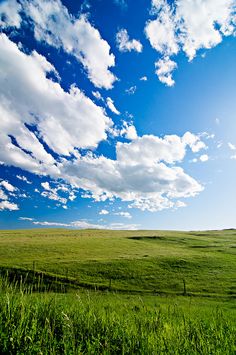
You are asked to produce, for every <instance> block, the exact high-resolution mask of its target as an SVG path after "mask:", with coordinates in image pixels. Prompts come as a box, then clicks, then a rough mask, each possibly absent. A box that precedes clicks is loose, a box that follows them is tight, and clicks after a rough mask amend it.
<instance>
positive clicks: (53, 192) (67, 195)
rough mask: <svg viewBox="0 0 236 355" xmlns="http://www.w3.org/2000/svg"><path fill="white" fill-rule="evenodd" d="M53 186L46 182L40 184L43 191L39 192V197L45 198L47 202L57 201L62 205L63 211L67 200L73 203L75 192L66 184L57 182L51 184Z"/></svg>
mask: <svg viewBox="0 0 236 355" xmlns="http://www.w3.org/2000/svg"><path fill="white" fill-rule="evenodd" d="M51 184H52V183H51ZM53 184H54V187H52V186H51V185H50V184H49V182H48V181H46V182H42V183H41V186H42V187H43V189H44V190H43V191H42V192H41V196H43V197H46V198H48V199H49V200H54V201H58V202H60V203H61V204H63V206H62V207H63V208H64V209H67V206H66V204H67V202H68V200H70V201H73V200H74V199H75V198H76V194H75V191H73V189H72V188H71V187H70V186H68V185H66V184H61V183H58V182H53ZM62 195H63V196H62Z"/></svg>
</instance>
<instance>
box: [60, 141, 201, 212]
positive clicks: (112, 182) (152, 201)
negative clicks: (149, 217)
mask: <svg viewBox="0 0 236 355" xmlns="http://www.w3.org/2000/svg"><path fill="white" fill-rule="evenodd" d="M184 137H185V136H183V137H178V136H175V135H172V136H165V137H164V138H158V137H155V136H143V137H139V138H137V139H136V140H134V141H132V142H131V143H117V146H116V155H117V159H116V160H112V159H108V158H106V157H103V156H100V157H96V156H93V155H91V154H87V155H86V156H83V157H79V158H77V159H75V160H74V161H67V162H65V163H64V164H63V167H62V168H61V169H62V174H63V176H64V178H65V179H66V180H67V181H68V182H71V183H73V184H74V185H75V186H76V187H77V188H82V189H83V190H85V191H87V192H88V194H87V196H89V197H92V198H94V199H95V200H97V201H105V200H106V199H109V198H120V199H121V200H122V201H127V202H129V203H130V207H135V208H140V209H142V210H149V211H158V210H162V209H164V208H171V207H175V206H176V204H177V205H178V206H180V205H181V203H180V202H179V200H178V199H179V198H187V197H191V196H195V195H196V194H198V193H199V192H200V191H202V189H203V187H202V186H201V185H200V184H199V183H198V182H197V181H196V180H194V179H193V178H192V177H190V176H189V175H188V174H186V173H185V172H184V170H183V169H182V168H181V167H179V166H176V165H175V164H176V163H178V162H179V163H180V162H181V161H182V160H183V159H184V157H185V154H186V149H187V147H188V146H189V143H188V144H187V143H186V142H185V139H186V137H185V138H184Z"/></svg>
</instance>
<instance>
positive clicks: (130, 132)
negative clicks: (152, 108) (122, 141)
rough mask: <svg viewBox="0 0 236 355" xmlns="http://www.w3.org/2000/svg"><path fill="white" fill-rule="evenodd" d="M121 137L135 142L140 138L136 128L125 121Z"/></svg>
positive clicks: (120, 132)
mask: <svg viewBox="0 0 236 355" xmlns="http://www.w3.org/2000/svg"><path fill="white" fill-rule="evenodd" d="M119 135H120V136H124V137H125V138H127V139H130V140H134V139H136V138H138V135H137V131H136V128H135V126H134V125H133V124H132V123H128V122H126V121H123V127H122V128H121V130H120V131H119Z"/></svg>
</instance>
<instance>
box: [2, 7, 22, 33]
mask: <svg viewBox="0 0 236 355" xmlns="http://www.w3.org/2000/svg"><path fill="white" fill-rule="evenodd" d="M20 11H21V5H20V4H19V3H18V2H17V1H16V0H5V1H4V0H3V1H1V3H0V27H1V28H6V27H16V28H19V27H20V25H21V16H20V14H19V12H20Z"/></svg>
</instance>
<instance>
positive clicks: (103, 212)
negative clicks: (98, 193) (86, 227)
mask: <svg viewBox="0 0 236 355" xmlns="http://www.w3.org/2000/svg"><path fill="white" fill-rule="evenodd" d="M99 214H101V215H106V214H109V211H107V210H101V211H100V212H99Z"/></svg>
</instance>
